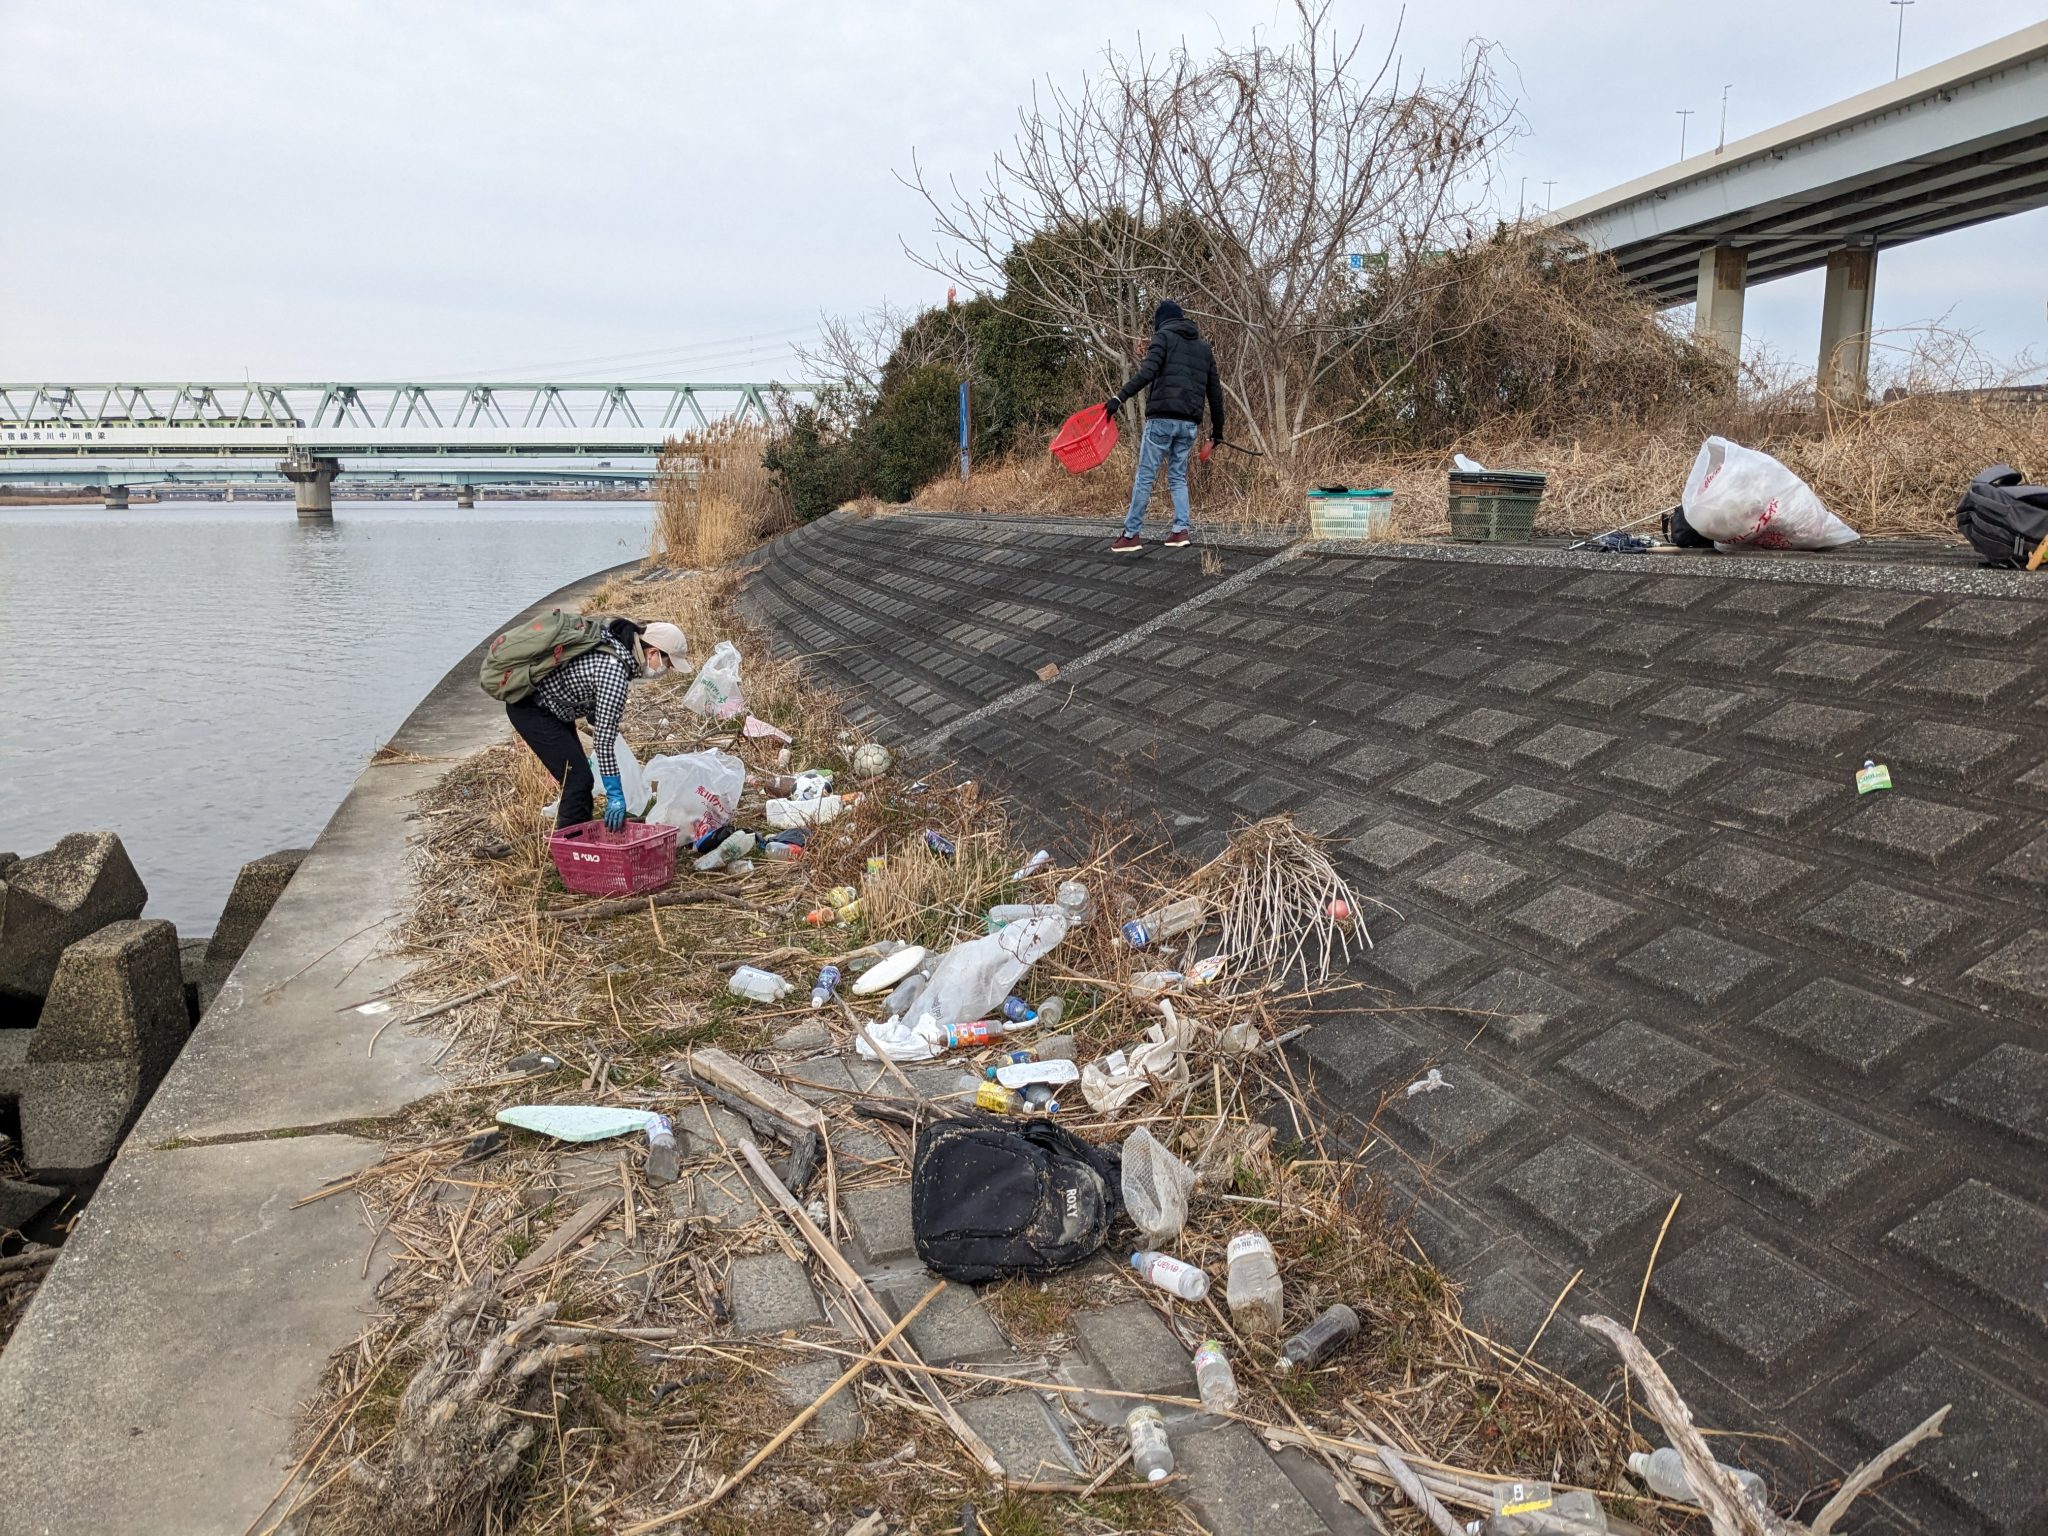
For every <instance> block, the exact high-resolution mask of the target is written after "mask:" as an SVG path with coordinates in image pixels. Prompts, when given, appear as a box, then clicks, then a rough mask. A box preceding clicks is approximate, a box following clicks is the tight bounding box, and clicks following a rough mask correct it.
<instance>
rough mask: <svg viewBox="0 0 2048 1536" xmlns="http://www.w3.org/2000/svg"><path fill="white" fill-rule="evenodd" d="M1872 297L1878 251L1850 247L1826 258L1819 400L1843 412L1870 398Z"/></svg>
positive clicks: (1874, 292) (1822, 297)
mask: <svg viewBox="0 0 2048 1536" xmlns="http://www.w3.org/2000/svg"><path fill="white" fill-rule="evenodd" d="M1876 294H1877V247H1876V246H1874V245H1865V246H1852V247H1851V248H1850V249H1848V250H1846V251H1836V252H1835V253H1834V254H1832V255H1831V256H1829V257H1828V283H1827V290H1826V292H1825V293H1824V294H1823V295H1822V296H1821V301H1820V396H1821V399H1822V400H1823V401H1824V402H1825V403H1827V404H1829V405H1836V406H1840V407H1842V408H1843V409H1845V410H1856V409H1860V408H1861V407H1862V406H1863V404H1864V402H1865V400H1866V399H1867V398H1868V397H1869V394H1870V320H1871V314H1872V309H1871V302H1872V300H1873V299H1874V298H1875V297H1876Z"/></svg>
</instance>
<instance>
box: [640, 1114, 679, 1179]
mask: <svg viewBox="0 0 2048 1536" xmlns="http://www.w3.org/2000/svg"><path fill="white" fill-rule="evenodd" d="M681 1171H682V1168H681V1164H680V1162H679V1160H678V1159H677V1156H676V1128H675V1125H674V1123H673V1122H672V1121H671V1120H670V1119H669V1117H668V1116H667V1115H654V1116H652V1117H651V1118H650V1119H649V1120H648V1122H647V1177H648V1178H649V1179H651V1180H652V1181H653V1182H654V1183H656V1184H673V1183H675V1181H676V1177H677V1175H678V1174H680V1173H681Z"/></svg>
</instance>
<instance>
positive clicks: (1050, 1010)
mask: <svg viewBox="0 0 2048 1536" xmlns="http://www.w3.org/2000/svg"><path fill="white" fill-rule="evenodd" d="M1032 1011H1033V1012H1034V1013H1036V1014H1037V1015H1038V1027H1039V1028H1040V1029H1051V1028H1052V1027H1053V1026H1054V1025H1056V1024H1058V1023H1059V1021H1060V1020H1061V1019H1063V1018H1065V1017H1066V1016H1067V1000H1066V999H1065V998H1063V997H1046V998H1040V999H1039V1002H1038V1006H1037V1007H1036V1008H1034V1009H1033V1010H1032ZM1072 1044H1073V1042H1071V1041H1069V1042H1068V1047H1069V1049H1071V1048H1072Z"/></svg>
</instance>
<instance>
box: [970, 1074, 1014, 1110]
mask: <svg viewBox="0 0 2048 1536" xmlns="http://www.w3.org/2000/svg"><path fill="white" fill-rule="evenodd" d="M974 1107H975V1108H976V1109H980V1110H985V1111H987V1112H988V1113H989V1114H991V1115H1021V1114H1023V1113H1024V1095H1023V1094H1021V1093H1018V1092H1017V1091H1016V1090H1015V1089H1012V1088H1005V1087H1004V1086H1003V1085H1002V1084H1001V1083H986V1082H985V1083H979V1084H977V1085H976V1086H975V1089H974Z"/></svg>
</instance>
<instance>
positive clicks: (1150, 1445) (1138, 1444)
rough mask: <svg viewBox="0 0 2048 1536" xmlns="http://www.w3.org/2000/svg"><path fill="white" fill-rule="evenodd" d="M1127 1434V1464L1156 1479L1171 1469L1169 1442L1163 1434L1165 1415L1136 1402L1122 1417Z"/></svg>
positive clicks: (1151, 1481) (1149, 1481)
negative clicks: (1129, 1463) (1129, 1451)
mask: <svg viewBox="0 0 2048 1536" xmlns="http://www.w3.org/2000/svg"><path fill="white" fill-rule="evenodd" d="M1124 1433H1125V1434H1127V1435H1129V1436H1130V1437H1131V1465H1132V1466H1134V1467H1136V1468H1137V1469H1138V1470H1139V1471H1140V1472H1142V1473H1143V1474H1144V1475H1145V1481H1146V1482H1148V1483H1156V1482H1158V1481H1159V1480H1160V1479H1161V1478H1164V1477H1167V1476H1169V1475H1171V1473H1172V1472H1173V1446H1172V1444H1171V1442H1169V1441H1168V1440H1167V1438H1166V1418H1165V1416H1164V1415H1163V1414H1161V1413H1160V1411H1159V1410H1158V1409H1157V1408H1154V1407H1153V1406H1152V1405H1151V1404H1150V1403H1140V1404H1139V1405H1138V1406H1137V1407H1135V1408H1133V1409H1132V1410H1131V1411H1130V1413H1129V1415H1128V1416H1127V1417H1126V1418H1125V1419H1124Z"/></svg>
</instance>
